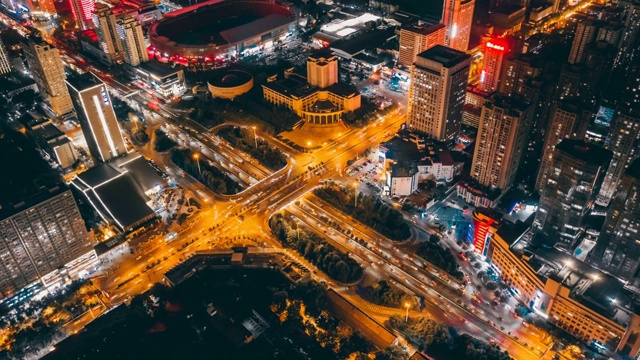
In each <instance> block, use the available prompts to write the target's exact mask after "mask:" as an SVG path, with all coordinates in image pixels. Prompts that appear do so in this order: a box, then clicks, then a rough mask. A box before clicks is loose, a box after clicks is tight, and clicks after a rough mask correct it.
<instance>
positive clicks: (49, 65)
mask: <svg viewBox="0 0 640 360" xmlns="http://www.w3.org/2000/svg"><path fill="white" fill-rule="evenodd" d="M22 51H23V52H24V55H25V57H26V58H27V63H28V64H29V70H30V71H31V75H32V76H33V80H35V82H36V84H37V85H38V90H40V93H41V94H42V95H43V97H44V98H45V99H46V100H47V101H48V102H49V104H50V105H51V109H52V110H53V111H55V112H56V114H58V115H63V114H66V113H69V112H71V111H73V103H72V102H71V97H70V96H69V90H68V89H67V85H66V84H65V82H64V80H65V79H66V78H67V75H66V74H65V72H64V66H63V65H62V59H60V53H59V52H58V49H56V48H55V47H53V46H51V45H49V44H48V43H47V42H45V41H44V40H42V38H41V37H40V36H36V35H31V36H29V37H28V38H26V39H25V41H24V43H23V46H22Z"/></svg>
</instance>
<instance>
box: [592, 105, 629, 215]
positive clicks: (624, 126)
mask: <svg viewBox="0 0 640 360" xmlns="http://www.w3.org/2000/svg"><path fill="white" fill-rule="evenodd" d="M639 137H640V112H638V111H634V110H632V109H629V110H626V111H624V110H620V109H618V110H617V111H616V114H615V116H614V118H613V126H612V128H611V133H610V135H609V137H608V138H607V142H606V144H605V146H604V147H605V149H607V150H610V151H612V152H613V158H612V159H611V164H610V165H609V170H608V171H607V175H606V176H605V178H604V182H603V183H602V188H601V189H600V194H598V199H597V200H596V202H597V203H598V205H602V206H607V205H608V204H609V202H610V201H611V199H612V198H613V195H614V193H615V190H616V188H617V186H618V182H619V181H620V178H621V177H622V173H623V172H624V169H625V168H626V167H627V165H628V164H629V163H630V162H631V161H632V160H633V159H634V158H635V156H636V155H637V154H636V147H637V143H638V139H639Z"/></svg>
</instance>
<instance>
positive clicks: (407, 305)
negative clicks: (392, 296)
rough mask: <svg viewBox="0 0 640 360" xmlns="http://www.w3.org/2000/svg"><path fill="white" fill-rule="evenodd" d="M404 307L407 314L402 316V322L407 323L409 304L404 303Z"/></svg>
mask: <svg viewBox="0 0 640 360" xmlns="http://www.w3.org/2000/svg"><path fill="white" fill-rule="evenodd" d="M404 307H405V308H406V309H407V312H406V314H405V316H404V322H408V321H409V308H410V307H411V304H409V303H408V302H406V303H404Z"/></svg>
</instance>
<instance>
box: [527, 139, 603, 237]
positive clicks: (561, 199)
mask: <svg viewBox="0 0 640 360" xmlns="http://www.w3.org/2000/svg"><path fill="white" fill-rule="evenodd" d="M611 156H612V154H611V152H610V151H607V150H605V149H603V148H601V147H600V146H597V145H591V144H587V143H586V142H584V141H581V140H571V139H564V140H562V141H561V142H560V143H559V144H558V145H556V147H555V149H554V151H553V157H552V158H553V160H552V161H551V163H550V164H549V166H547V168H546V170H545V176H546V181H545V182H544V183H543V184H541V188H540V207H539V208H538V213H537V214H536V217H537V218H536V221H537V222H538V223H539V226H540V227H541V228H542V232H543V233H544V234H545V235H546V236H547V237H548V238H549V239H552V240H553V241H555V243H556V246H557V247H560V248H564V249H567V250H570V249H573V247H574V245H575V244H576V243H577V241H578V240H579V239H580V238H581V236H582V235H583V234H584V226H585V220H586V216H587V215H588V214H589V212H590V211H591V209H592V207H593V203H594V201H595V199H596V196H597V195H598V192H599V191H600V186H601V185H602V180H603V179H604V175H605V172H606V171H607V167H608V166H609V162H610V161H611Z"/></svg>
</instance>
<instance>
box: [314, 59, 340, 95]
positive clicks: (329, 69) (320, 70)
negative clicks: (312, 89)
mask: <svg viewBox="0 0 640 360" xmlns="http://www.w3.org/2000/svg"><path fill="white" fill-rule="evenodd" d="M307 82H308V83H309V84H311V85H313V86H317V87H319V88H321V89H324V88H326V87H327V86H331V85H333V84H336V83H337V82H338V58H337V57H335V56H334V55H329V54H322V55H311V56H309V59H307Z"/></svg>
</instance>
